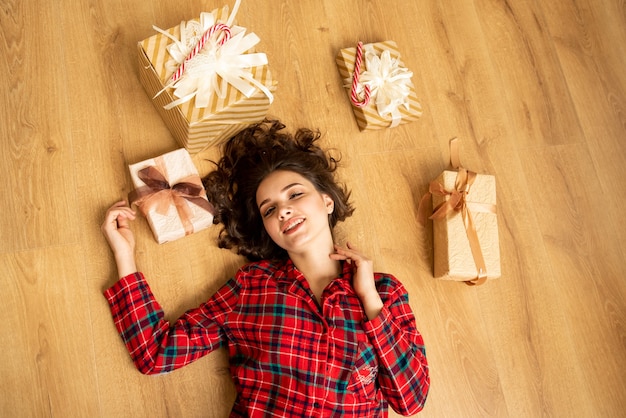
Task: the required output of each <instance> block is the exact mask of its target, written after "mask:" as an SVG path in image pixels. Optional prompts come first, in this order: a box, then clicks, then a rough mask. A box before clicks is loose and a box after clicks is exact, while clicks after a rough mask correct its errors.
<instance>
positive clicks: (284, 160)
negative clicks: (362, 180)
mask: <svg viewBox="0 0 626 418" xmlns="http://www.w3.org/2000/svg"><path fill="white" fill-rule="evenodd" d="M284 128H285V125H283V124H282V123H281V122H279V121H276V120H265V121H263V122H261V123H259V124H257V125H254V126H252V127H250V128H247V129H245V130H243V131H242V132H240V133H239V134H237V135H235V136H234V137H233V138H231V139H230V140H229V141H228V142H227V143H225V144H224V147H223V155H222V158H221V159H220V160H219V161H218V162H217V164H216V165H217V168H216V169H215V170H214V171H212V172H210V173H209V174H208V175H207V176H206V177H204V179H203V183H204V186H205V188H206V191H207V195H208V196H209V200H210V201H211V202H212V203H213V205H214V206H215V209H216V215H215V218H214V223H222V224H223V228H222V230H221V231H220V234H219V237H218V246H219V247H220V248H228V249H234V250H235V251H236V252H237V253H238V254H241V255H243V256H245V257H246V258H248V259H249V260H251V261H256V260H262V259H270V260H285V259H287V258H288V255H287V252H286V251H285V250H284V249H282V248H281V247H279V246H278V245H276V244H275V243H274V241H272V239H271V238H270V236H269V234H268V233H267V232H266V231H265V228H264V226H263V219H262V217H261V214H260V212H259V208H258V207H257V204H256V191H257V188H258V187H259V184H260V183H261V181H263V179H264V178H265V177H267V175H269V174H270V173H272V172H274V171H276V170H288V171H293V172H296V173H298V174H300V175H301V176H303V177H304V178H306V179H307V180H309V181H310V182H311V183H312V184H313V185H314V186H315V188H316V189H317V191H319V192H320V193H325V194H327V195H329V196H330V197H331V198H332V199H333V201H334V202H335V206H334V211H333V213H332V214H331V215H329V224H330V227H331V229H332V228H334V227H335V225H336V224H337V222H339V221H343V220H345V219H346V218H347V217H349V216H350V215H352V213H353V212H354V208H353V207H352V204H351V203H350V202H349V198H350V192H349V191H348V190H347V189H346V187H345V185H343V184H340V183H338V182H337V181H336V180H335V176H334V173H335V171H336V170H337V167H338V163H339V159H335V158H334V157H332V156H331V155H330V154H329V153H327V152H326V151H324V150H323V149H322V148H320V147H319V146H318V145H317V144H316V141H317V140H318V139H319V138H320V136H321V135H320V133H319V132H313V131H311V130H309V129H299V130H298V131H297V132H296V133H295V134H294V135H291V134H289V133H287V132H284V131H283V129H284Z"/></svg>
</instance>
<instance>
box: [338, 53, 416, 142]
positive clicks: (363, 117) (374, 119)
mask: <svg viewBox="0 0 626 418" xmlns="http://www.w3.org/2000/svg"><path fill="white" fill-rule="evenodd" d="M368 47H372V48H373V49H374V51H375V53H376V54H377V55H379V56H380V54H382V52H383V51H385V50H388V51H389V53H390V55H391V58H395V59H397V60H398V64H399V65H400V66H401V67H404V63H403V62H402V60H401V59H400V51H399V50H398V46H397V45H396V43H395V42H394V41H384V42H376V43H372V44H367V45H364V50H365V49H366V48H368ZM355 57H356V47H352V48H344V49H341V50H340V51H339V52H338V53H337V58H336V61H337V68H338V69H339V74H340V75H341V78H342V79H343V80H344V81H346V80H349V81H351V80H352V73H353V72H354V61H355ZM361 70H362V71H363V70H364V65H363V66H362V67H361ZM345 84H346V86H345V87H346V91H347V92H348V99H350V95H351V83H349V82H347V83H345ZM409 86H410V89H411V92H410V94H409V97H408V103H409V108H408V109H406V108H405V107H404V106H400V107H399V111H400V114H401V116H402V119H401V120H400V124H405V123H409V122H413V121H415V120H417V119H419V118H420V116H421V115H422V106H421V105H420V103H419V101H418V99H417V93H416V92H415V86H414V85H413V83H412V82H409ZM351 104H352V103H351ZM352 110H353V112H354V116H355V118H356V122H357V125H358V126H359V130H361V131H366V130H372V129H383V128H388V127H390V126H391V124H392V122H393V121H392V117H391V115H385V116H381V115H380V114H378V111H377V110H376V104H375V100H374V97H372V100H370V102H369V104H368V105H367V106H365V107H357V106H355V105H353V104H352Z"/></svg>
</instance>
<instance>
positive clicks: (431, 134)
mask: <svg viewBox="0 0 626 418" xmlns="http://www.w3.org/2000/svg"><path fill="white" fill-rule="evenodd" d="M226 3H228V4H229V5H231V6H232V5H233V4H234V1H230V0H229V1H227V2H226ZM223 4H224V3H223V2H220V1H216V0H203V1H200V0H192V1H188V2H168V1H164V0H155V1H152V2H139V3H136V4H132V6H131V5H130V3H128V2H122V1H118V0H114V1H108V2H105V1H103V0H90V1H78V0H62V1H61V2H56V3H49V4H48V3H42V2H38V3H36V2H34V1H33V0H22V1H15V0H0V57H2V58H0V72H1V73H2V74H3V75H4V77H3V81H2V83H0V101H1V104H2V105H1V106H0V118H1V121H2V122H1V123H0V137H1V138H2V141H0V176H1V178H2V180H3V181H2V182H1V183H0V184H1V185H0V190H1V191H2V195H3V196H4V197H3V199H1V200H0V213H2V215H3V216H0V231H1V232H2V240H1V241H0V266H1V268H2V270H0V285H1V288H2V291H0V306H2V307H3V311H4V318H3V319H4V320H3V322H2V325H1V326H0V350H1V352H2V353H3V356H2V360H0V362H1V363H0V370H1V371H2V379H0V416H11V417H22V416H24V417H26V416H37V417H52V416H67V417H82V416H93V417H119V416H133V417H155V416H158V417H168V416H169V417H215V418H221V417H226V416H228V412H229V410H230V406H231V405H232V402H233V401H234V397H235V392H234V388H233V386H232V382H231V380H230V377H229V371H228V360H227V355H226V352H225V351H218V352H216V353H213V354H210V355H208V356H207V357H205V358H203V359H201V360H199V361H198V362H196V363H195V364H192V365H190V366H188V367H186V368H184V369H182V370H179V371H176V372H174V373H171V374H168V375H164V376H160V377H146V376H143V375H141V374H139V373H138V372H137V371H136V369H135V368H134V366H133V365H132V363H131V361H130V358H129V356H128V353H127V352H126V349H125V348H124V346H123V345H122V343H121V341H120V339H119V336H118V335H117V333H116V331H115V329H114V326H113V324H112V321H111V317H110V313H109V310H108V306H107V305H106V302H105V300H104V298H103V297H102V291H103V290H104V289H105V288H107V287H108V286H110V285H111V284H112V283H113V282H114V281H115V279H116V277H115V274H116V273H115V266H114V262H113V257H112V255H111V254H110V251H109V249H108V247H107V245H106V243H105V241H104V239H103V237H102V236H101V233H100V231H99V226H100V223H101V221H102V218H103V216H104V212H105V210H106V208H107V207H108V206H109V205H110V204H112V203H113V202H114V201H116V200H118V199H122V198H125V196H126V194H127V193H128V192H129V191H130V188H131V182H130V177H129V174H128V169H127V166H128V164H131V163H135V162H138V161H142V160H145V159H147V158H152V157H154V156H156V155H159V154H163V153H165V152H168V151H171V150H173V149H175V148H177V147H178V145H177V143H176V141H175V140H174V139H173V137H172V135H171V134H170V132H169V131H168V129H167V127H166V126H165V124H164V123H163V121H162V120H161V119H160V117H159V116H158V114H157V113H156V110H155V109H154V107H153V105H152V103H151V101H150V98H149V97H148V96H147V95H146V94H145V92H144V90H143V88H142V87H141V85H140V83H139V80H138V78H137V77H138V68H137V65H138V64H137V57H136V44H137V42H138V41H141V40H142V39H144V38H147V37H148V36H151V35H152V34H153V33H154V30H153V29H152V25H157V26H159V27H161V28H169V27H171V26H174V25H177V24H179V23H180V21H181V20H186V19H190V18H195V17H197V16H198V15H199V14H200V12H202V11H210V10H212V9H214V8H217V7H221V6H223ZM237 21H238V23H239V24H240V25H242V26H245V27H247V28H248V29H249V30H251V31H253V32H255V33H257V34H258V35H259V36H260V38H261V42H260V44H259V46H258V49H259V50H262V51H264V52H266V53H267V55H268V58H269V61H270V66H271V69H272V73H273V75H274V77H275V78H276V79H277V80H278V90H277V91H276V95H275V101H274V103H273V104H272V106H271V108H270V112H269V114H270V116H273V117H277V118H280V119H281V120H282V121H284V122H285V123H286V124H287V125H288V127H289V128H290V129H291V130H295V129H296V128H298V127H309V128H313V129H319V130H320V132H321V133H322V134H323V139H322V141H323V145H324V146H326V147H329V148H333V149H334V153H335V154H336V155H340V156H341V157H342V160H341V162H342V169H341V171H340V173H339V175H340V177H341V179H342V180H343V181H345V182H346V183H347V184H348V186H349V187H350V188H351V190H352V197H353V200H354V204H355V206H356V208H357V210H356V212H355V214H354V216H353V217H352V218H351V219H349V220H348V221H347V222H345V223H342V224H340V225H339V227H338V231H337V239H338V241H341V242H345V241H346V240H350V241H351V242H354V244H355V245H357V246H358V247H359V248H361V249H362V250H363V251H364V252H366V253H367V254H369V255H370V256H371V257H372V258H373V259H374V260H375V265H376V268H377V269H378V270H381V271H387V272H390V273H393V274H394V275H396V276H397V277H398V278H399V279H400V280H401V281H402V282H403V283H404V284H405V285H406V287H407V289H408V290H409V293H410V300H411V306H412V307H413V310H414V311H415V314H416V317H417V322H418V326H419V329H420V330H421V331H422V333H423V335H424V338H425V341H426V344H427V352H428V359H429V362H430V367H431V375H432V389H431V393H430V397H429V399H428V401H427V404H426V408H425V409H424V411H423V413H422V414H421V415H422V416H425V417H451V416H455V417H456V416H468V417H485V416H493V417H507V416H510V417H536V416H603V417H605V416H606V417H612V416H621V415H623V411H624V410H626V373H624V370H626V302H625V300H626V281H625V280H624V277H625V276H626V267H624V261H623V260H624V259H625V258H626V247H625V245H624V242H625V240H626V226H624V225H625V223H624V221H623V206H624V204H625V203H626V180H625V179H626V168H625V167H626V165H625V164H624V163H625V162H626V142H625V140H624V137H625V134H626V71H624V68H626V6H625V4H624V2H623V1H621V0H563V1H557V2H540V1H537V0H470V1H464V2H458V1H452V0H424V1H420V2H407V1H401V0H385V1H382V0H369V1H364V0H342V1H340V2H339V1H333V0H324V1H313V0H303V1H298V2H295V1H287V0H272V1H269V0H256V1H250V0H244V1H243V2H242V5H241V9H240V11H239V14H238V17H237ZM358 40H362V41H363V42H366V43H367V42H377V41H383V40H394V41H395V42H396V43H397V44H398V47H399V49H400V52H401V53H402V59H403V61H404V62H405V64H406V65H407V67H408V68H409V69H410V70H412V71H413V78H412V81H413V83H414V85H415V88H416V91H417V95H418V98H419V101H420V103H421V105H422V107H423V110H424V113H423V116H422V117H421V119H420V120H419V121H417V122H413V123H410V124H407V125H402V126H400V127H397V128H394V129H385V130H380V131H367V132H362V133H361V132H359V130H358V128H357V125H356V122H355V120H354V116H353V114H352V109H351V107H350V103H349V99H348V97H347V95H346V92H345V89H344V88H343V80H342V79H341V77H340V76H339V73H338V71H337V67H336V65H335V55H336V53H337V51H338V50H339V49H340V48H345V47H349V46H354V45H355V44H356V42H357V41H358ZM453 137H459V138H460V140H461V162H462V163H463V165H464V166H465V167H467V168H469V169H471V170H474V171H477V172H481V173H486V174H491V175H494V176H495V177H496V181H497V203H498V222H499V234H500V250H501V264H502V278H500V279H497V280H494V281H492V282H488V283H487V284H485V285H483V286H480V287H468V286H465V285H462V284H459V283H454V282H443V281H438V280H435V279H433V278H432V227H431V226H430V225H428V224H426V225H420V223H419V222H418V221H417V207H418V204H419V201H420V199H421V197H422V195H423V194H424V193H425V192H426V189H427V185H428V183H429V182H430V181H431V180H432V179H434V178H435V177H436V176H437V175H438V174H439V173H440V172H441V171H442V170H443V169H445V168H446V167H447V165H448V158H449V156H448V141H449V140H450V139H451V138H453ZM218 158H219V149H217V148H209V149H207V150H205V151H203V152H202V153H200V154H198V155H195V156H194V162H195V163H196V165H197V167H198V169H199V171H200V172H201V173H202V174H204V173H207V172H208V171H209V170H210V169H211V167H212V163H211V161H215V160H216V159H218ZM133 230H134V232H135V234H136V237H137V260H138V263H139V265H140V266H141V269H142V270H143V271H144V272H145V273H146V275H147V276H148V279H149V281H150V284H151V286H152V288H153V290H154V293H155V294H156V295H157V297H158V299H159V301H160V302H161V304H162V305H163V307H164V309H165V311H166V315H167V317H168V318H169V319H175V318H176V317H178V316H179V315H180V314H182V313H183V312H184V311H185V310H187V309H189V308H192V307H195V306H196V305H198V304H199V303H201V302H202V301H204V300H206V299H207V298H208V297H210V295H212V294H213V293H214V292H215V291H216V290H217V289H218V288H219V287H220V286H221V285H222V284H223V283H224V282H225V281H226V280H227V279H228V278H229V277H230V276H232V274H233V273H234V272H235V271H236V269H237V267H238V266H239V265H240V264H241V263H242V262H243V260H242V259H241V258H240V257H238V256H236V255H234V254H232V253H230V252H228V251H225V250H220V249H218V248H217V246H216V244H215V238H216V236H217V234H218V232H219V227H213V228H210V229H208V230H205V231H201V232H199V233H197V234H194V235H192V236H189V237H186V238H184V239H182V240H179V241H175V242H172V243H167V244H164V245H158V244H156V242H155V241H154V239H153V237H152V233H151V231H150V229H149V227H148V225H147V223H146V221H145V220H144V219H141V218H140V219H138V220H137V221H136V222H135V223H134V224H133ZM390 415H391V416H392V417H395V416H397V415H395V414H394V413H391V414H390Z"/></svg>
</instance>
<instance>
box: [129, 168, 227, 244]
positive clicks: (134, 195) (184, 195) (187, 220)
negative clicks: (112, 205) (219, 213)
mask: <svg viewBox="0 0 626 418" xmlns="http://www.w3.org/2000/svg"><path fill="white" fill-rule="evenodd" d="M137 176H138V177H139V179H140V180H141V181H143V182H144V183H145V184H146V185H145V186H141V187H139V188H137V189H135V190H134V191H132V192H131V193H129V195H128V200H129V202H130V203H131V204H133V203H134V204H135V205H136V206H137V207H138V208H139V210H140V211H141V212H142V213H143V214H144V215H147V213H148V212H149V211H150V209H152V208H155V210H156V212H157V213H158V214H160V215H166V214H167V212H168V210H169V207H170V206H171V205H172V204H174V206H175V207H176V211H177V212H178V216H179V217H180V220H181V222H182V224H183V227H184V228H185V235H189V234H191V233H193V223H192V222H191V218H192V216H193V213H192V212H191V208H190V207H189V204H188V203H187V202H191V203H193V204H195V205H197V206H199V207H201V208H202V209H204V210H206V211H207V212H209V213H210V214H212V215H215V208H214V207H213V205H212V204H211V203H210V202H209V201H208V200H206V199H204V198H203V197H202V192H203V190H204V189H203V188H202V182H201V180H200V177H199V176H197V175H191V176H188V177H185V178H184V179H182V180H181V181H179V182H178V183H176V184H174V185H170V183H169V182H168V181H167V179H166V178H165V176H164V175H163V174H162V173H161V171H159V170H158V169H157V168H156V167H154V166H149V167H146V168H144V169H141V170H139V171H138V172H137Z"/></svg>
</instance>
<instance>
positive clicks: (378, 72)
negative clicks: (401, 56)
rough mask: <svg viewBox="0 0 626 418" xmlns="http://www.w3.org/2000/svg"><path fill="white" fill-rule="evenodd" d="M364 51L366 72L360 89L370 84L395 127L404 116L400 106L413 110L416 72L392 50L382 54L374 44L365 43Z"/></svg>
mask: <svg viewBox="0 0 626 418" xmlns="http://www.w3.org/2000/svg"><path fill="white" fill-rule="evenodd" d="M364 52H365V54H364V58H365V71H363V72H362V73H361V75H360V78H359V86H358V88H357V91H359V92H360V91H362V90H363V89H364V88H365V87H364V86H366V85H367V86H369V88H370V92H371V97H372V99H374V100H375V102H376V110H377V111H378V114H379V115H381V116H386V115H391V118H392V124H391V126H392V127H393V126H397V125H398V124H399V123H400V120H401V119H402V115H401V114H400V111H399V108H400V106H404V107H405V108H406V109H407V110H409V94H410V93H411V87H410V84H411V77H412V76H413V73H412V72H411V71H409V70H408V69H407V68H405V67H402V66H400V63H399V62H398V61H399V60H398V59H397V58H392V57H391V54H390V52H389V50H384V51H383V52H382V54H381V55H380V57H379V56H378V55H376V52H375V51H374V48H373V46H372V45H371V44H370V45H365V47H364Z"/></svg>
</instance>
